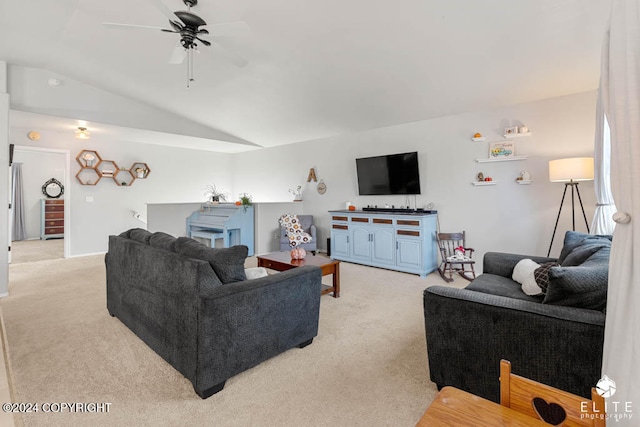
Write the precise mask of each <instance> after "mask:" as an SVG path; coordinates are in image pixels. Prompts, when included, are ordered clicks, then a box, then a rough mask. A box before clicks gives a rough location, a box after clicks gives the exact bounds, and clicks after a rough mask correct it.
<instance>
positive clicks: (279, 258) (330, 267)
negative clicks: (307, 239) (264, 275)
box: [257, 252, 340, 298]
mask: <svg viewBox="0 0 640 427" xmlns="http://www.w3.org/2000/svg"><path fill="white" fill-rule="evenodd" d="M257 258H258V267H265V268H270V269H272V270H276V271H286V270H289V269H292V268H295V267H302V266H303V265H315V266H316V267H320V269H321V270H322V275H323V276H327V275H329V274H333V286H328V285H322V295H324V294H328V293H329V292H333V297H334V298H339V297H340V261H336V260H333V259H330V258H325V257H322V256H316V255H310V254H307V256H306V257H305V258H304V259H291V254H290V253H289V252H271V253H269V254H265V255H258V256H257Z"/></svg>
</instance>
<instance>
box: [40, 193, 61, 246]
mask: <svg viewBox="0 0 640 427" xmlns="http://www.w3.org/2000/svg"><path fill="white" fill-rule="evenodd" d="M63 237H64V200H62V199H40V239H41V240H47V239H59V238H63Z"/></svg>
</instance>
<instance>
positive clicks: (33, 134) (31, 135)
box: [27, 130, 40, 141]
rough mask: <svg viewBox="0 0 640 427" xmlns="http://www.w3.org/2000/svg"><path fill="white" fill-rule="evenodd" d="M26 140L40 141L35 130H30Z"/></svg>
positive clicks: (38, 134)
mask: <svg viewBox="0 0 640 427" xmlns="http://www.w3.org/2000/svg"><path fill="white" fill-rule="evenodd" d="M27 138H29V139H30V140H32V141H39V140H40V133H39V132H36V131H35V130H32V131H31V132H29V133H28V134H27Z"/></svg>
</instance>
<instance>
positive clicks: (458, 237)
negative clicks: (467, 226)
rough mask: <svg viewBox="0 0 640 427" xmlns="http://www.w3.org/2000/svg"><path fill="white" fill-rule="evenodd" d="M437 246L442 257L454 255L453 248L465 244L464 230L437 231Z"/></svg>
mask: <svg viewBox="0 0 640 427" xmlns="http://www.w3.org/2000/svg"><path fill="white" fill-rule="evenodd" d="M437 237H438V246H439V248H440V252H441V254H442V256H443V257H444V258H446V257H450V256H452V255H455V249H456V248H457V247H459V246H462V247H463V248H464V247H466V245H465V232H464V231H462V232H461V233H438V234H437Z"/></svg>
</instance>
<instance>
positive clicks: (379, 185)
mask: <svg viewBox="0 0 640 427" xmlns="http://www.w3.org/2000/svg"><path fill="white" fill-rule="evenodd" d="M356 169H357V175H358V193H359V194H360V195H361V196H372V195H388V194H420V173H419V170H418V153H417V152H415V151H414V152H412V153H401V154H390V155H387V156H377V157H365V158H360V159H356Z"/></svg>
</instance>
